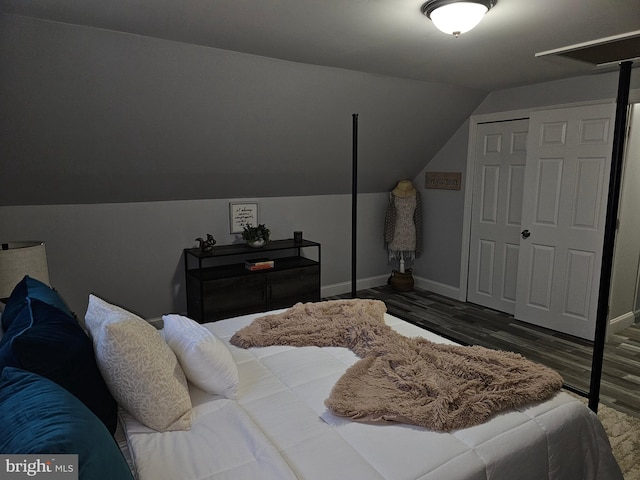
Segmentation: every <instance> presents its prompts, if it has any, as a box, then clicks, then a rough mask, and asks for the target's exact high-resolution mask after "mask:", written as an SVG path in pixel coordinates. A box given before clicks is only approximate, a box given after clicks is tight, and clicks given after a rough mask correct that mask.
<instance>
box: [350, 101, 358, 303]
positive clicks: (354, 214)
mask: <svg viewBox="0 0 640 480" xmlns="http://www.w3.org/2000/svg"><path fill="white" fill-rule="evenodd" d="M352 117H353V137H352V143H353V149H352V167H351V169H352V170H351V182H352V183H351V298H356V264H357V262H356V260H357V257H356V250H357V249H356V241H357V231H358V228H357V227H358V114H357V113H354V114H353V115H352Z"/></svg>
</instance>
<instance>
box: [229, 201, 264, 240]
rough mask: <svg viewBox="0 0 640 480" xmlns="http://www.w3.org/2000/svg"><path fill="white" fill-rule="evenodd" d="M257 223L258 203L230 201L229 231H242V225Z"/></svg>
mask: <svg viewBox="0 0 640 480" xmlns="http://www.w3.org/2000/svg"><path fill="white" fill-rule="evenodd" d="M248 225H258V204H257V203H255V202H252V203H230V204H229V231H230V232H231V233H242V230H243V229H244V227H246V226H248Z"/></svg>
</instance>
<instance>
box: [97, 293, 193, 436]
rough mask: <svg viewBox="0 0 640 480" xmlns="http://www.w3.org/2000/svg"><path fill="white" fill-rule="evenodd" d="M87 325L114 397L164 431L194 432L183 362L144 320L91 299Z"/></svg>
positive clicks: (138, 415)
mask: <svg viewBox="0 0 640 480" xmlns="http://www.w3.org/2000/svg"><path fill="white" fill-rule="evenodd" d="M85 323H86V325H87V328H88V329H89V333H90V335H91V337H92V339H93V345H94V349H95V352H96V360H97V362H98V367H99V368H100V372H101V373H102V376H103V377H104V380H105V382H106V383H107V386H108V387H109V390H110V391H111V394H112V395H113V397H114V398H115V399H116V401H117V402H118V403H119V404H120V405H121V406H122V407H123V408H125V409H126V410H127V411H128V412H129V413H130V414H131V415H133V416H134V417H135V418H137V419H138V420H139V421H141V422H142V423H144V424H145V425H146V426H148V427H150V428H153V429H154V430H158V431H167V430H188V429H189V428H191V398H190V397H189V389H188V386H187V379H186V378H185V375H184V372H183V371H182V369H181V368H180V364H179V363H178V359H177V358H176V356H175V354H174V353H173V352H172V351H171V349H170V348H169V347H168V346H167V344H166V343H165V342H164V340H163V339H162V335H161V334H160V332H159V331H158V330H156V329H155V328H154V327H152V326H151V325H150V324H149V323H147V322H146V321H145V320H143V319H142V318H140V317H138V316H137V315H134V314H133V313H130V312H128V311H126V310H124V309H122V308H120V307H117V306H115V305H111V304H110V303H107V302H105V301H104V300H102V299H100V298H98V297H96V296H95V295H89V307H88V308H87V314H86V316H85Z"/></svg>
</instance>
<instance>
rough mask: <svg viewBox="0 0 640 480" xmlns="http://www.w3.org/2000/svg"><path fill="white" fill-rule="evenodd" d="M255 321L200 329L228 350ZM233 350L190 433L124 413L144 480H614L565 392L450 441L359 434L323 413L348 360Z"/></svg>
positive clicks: (277, 350) (338, 352)
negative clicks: (232, 392) (234, 385)
mask: <svg viewBox="0 0 640 480" xmlns="http://www.w3.org/2000/svg"><path fill="white" fill-rule="evenodd" d="M257 316H260V315H247V316H244V317H238V318H236V319H229V320H222V321H219V322H215V323H209V324H206V327H207V328H209V329H210V330H211V331H212V332H213V333H214V334H216V335H217V336H218V337H219V338H222V339H223V340H225V341H227V342H228V340H229V338H230V337H231V336H232V335H233V334H234V333H235V332H236V331H237V330H238V329H240V328H241V327H243V326H245V325H248V324H249V323H250V322H251V321H252V320H253V319H254V318H256V317H257ZM386 320H387V323H388V324H389V325H391V326H392V327H393V328H395V329H396V330H398V331H399V332H400V333H403V334H405V335H408V336H424V337H427V338H429V339H430V340H432V341H437V342H448V341H447V340H445V339H442V338H441V337H438V336H437V335H434V334H431V333H429V332H427V331H425V330H422V329H420V328H418V327H416V326H414V325H411V324H409V323H406V322H404V321H402V320H399V319H397V318H395V317H392V316H390V315H387V316H386ZM448 343H452V342H448ZM229 348H230V350H231V352H232V354H233V357H234V359H235V361H236V363H237V364H238V369H239V375H240V385H239V392H238V398H237V400H236V401H233V400H228V399H226V398H223V397H218V396H215V395H210V394H207V393H204V392H202V391H201V390H199V389H197V388H195V387H193V386H191V396H192V401H193V407H194V408H193V426H192V428H191V430H190V431H185V432H165V433H158V432H155V431H153V430H151V429H149V428H147V427H145V426H144V425H142V424H141V423H139V422H138V421H136V420H135V419H134V418H132V417H131V416H129V415H128V414H126V413H124V414H123V418H122V421H123V423H124V425H125V429H126V434H127V439H128V442H129V447H130V449H131V453H132V458H133V462H134V464H135V467H136V469H137V473H138V478H139V479H140V480H163V479H167V480H207V479H216V480H221V479H230V480H245V479H246V480H269V479H278V480H281V479H308V480H312V479H318V480H327V479H334V478H341V479H349V480H357V479H362V480H373V479H398V480H401V479H424V480H426V479H443V480H457V479H469V480H484V479H496V480H506V479H509V480H511V479H518V480H527V479H531V480H540V479H581V480H589V479H594V480H595V479H607V480H616V479H622V475H621V474H620V470H619V468H618V466H617V464H616V462H615V460H614V458H613V456H612V454H611V449H610V446H609V442H608V439H607V437H606V434H605V432H604V430H603V428H602V425H601V424H600V422H599V420H598V418H597V417H596V415H594V414H593V413H592V412H591V411H590V410H589V409H587V408H586V407H585V406H584V405H583V404H582V403H581V402H580V401H578V400H575V399H574V398H572V397H571V396H569V395H567V394H565V393H559V394H558V395H556V396H555V397H553V398H552V399H551V400H549V401H547V402H544V403H541V404H535V405H531V406H529V407H528V408H522V409H518V410H513V411H509V412H507V413H504V414H500V415H498V416H496V417H495V418H493V419H492V420H491V421H489V422H487V423H485V424H482V425H479V426H476V427H472V428H468V429H464V430H458V431H455V432H452V433H437V432H432V431H429V430H426V429H424V428H420V427H415V426H410V425H404V424H389V425H379V424H377V425H367V424H362V423H356V422H352V421H349V420H346V419H344V418H340V417H336V416H334V415H332V414H331V413H330V412H328V411H327V409H326V407H325V406H324V399H325V398H327V397H328V396H329V392H330V391H331V388H332V387H333V385H334V384H335V382H336V381H337V379H338V378H340V376H341V375H342V374H343V373H344V371H345V370H346V369H347V368H348V367H349V366H350V365H352V364H353V363H354V362H355V361H356V360H357V358H356V357H355V355H354V354H353V353H352V352H351V351H349V350H347V349H343V348H317V347H303V348H292V347H266V348H253V349H249V350H243V349H239V348H237V347H234V346H230V347H229Z"/></svg>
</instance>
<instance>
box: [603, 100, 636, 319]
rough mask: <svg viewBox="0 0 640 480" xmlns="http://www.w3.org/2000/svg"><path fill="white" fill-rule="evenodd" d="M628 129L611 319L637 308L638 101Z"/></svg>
mask: <svg viewBox="0 0 640 480" xmlns="http://www.w3.org/2000/svg"><path fill="white" fill-rule="evenodd" d="M630 132H631V133H630V135H629V138H628V139H627V144H626V155H625V165H624V170H623V172H624V177H623V182H622V192H621V195H620V208H619V212H620V213H619V216H618V220H619V226H618V232H617V234H616V244H615V254H614V263H613V274H612V279H611V282H612V283H611V296H610V300H609V303H610V311H609V316H610V318H612V319H615V318H619V317H623V316H625V315H626V316H627V319H628V321H629V322H632V321H633V313H634V311H638V310H640V308H639V307H638V304H637V298H638V288H640V287H639V285H638V274H639V272H638V266H639V264H640V215H638V205H640V103H636V104H634V105H633V108H632V114H631V118H630Z"/></svg>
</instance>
